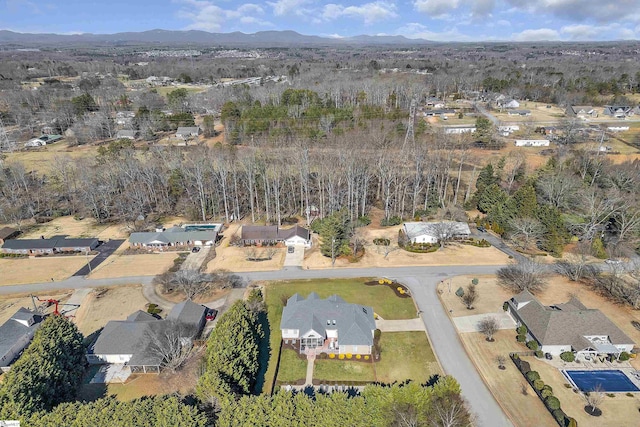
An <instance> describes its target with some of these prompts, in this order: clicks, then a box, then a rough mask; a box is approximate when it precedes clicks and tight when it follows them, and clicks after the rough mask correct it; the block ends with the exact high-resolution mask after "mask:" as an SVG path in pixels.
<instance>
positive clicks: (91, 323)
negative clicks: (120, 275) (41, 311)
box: [75, 285, 148, 336]
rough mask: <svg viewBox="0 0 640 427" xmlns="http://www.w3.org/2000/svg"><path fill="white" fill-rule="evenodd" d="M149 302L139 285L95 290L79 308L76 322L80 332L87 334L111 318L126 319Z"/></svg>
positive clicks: (102, 325)
mask: <svg viewBox="0 0 640 427" xmlns="http://www.w3.org/2000/svg"><path fill="white" fill-rule="evenodd" d="M105 289H106V292H104V290H105ZM147 303H148V301H147V300H146V299H145V297H144V296H143V295H142V287H141V286H139V285H131V286H118V287H112V288H104V289H102V290H94V292H92V293H91V294H89V295H88V296H87V297H86V298H85V300H84V301H83V303H82V305H81V306H80V308H79V309H78V311H77V313H76V317H75V323H76V325H78V328H79V329H80V332H82V333H83V334H84V335H85V336H87V335H89V334H92V333H93V332H95V331H97V330H98V329H100V328H102V327H104V325H106V324H107V322H108V321H110V320H125V319H126V318H127V316H129V315H130V314H131V313H133V312H134V311H136V310H144V309H145V306H146V305H147Z"/></svg>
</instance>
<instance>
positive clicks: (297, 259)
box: [284, 245, 304, 267]
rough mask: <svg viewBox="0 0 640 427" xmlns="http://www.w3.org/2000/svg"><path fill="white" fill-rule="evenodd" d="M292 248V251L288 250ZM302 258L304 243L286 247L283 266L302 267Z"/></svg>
mask: <svg viewBox="0 0 640 427" xmlns="http://www.w3.org/2000/svg"><path fill="white" fill-rule="evenodd" d="M289 248H293V252H289ZM303 260H304V245H294V246H288V247H287V255H286V256H285V257H284V266H285V267H302V261H303Z"/></svg>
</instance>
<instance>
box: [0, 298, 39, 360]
mask: <svg viewBox="0 0 640 427" xmlns="http://www.w3.org/2000/svg"><path fill="white" fill-rule="evenodd" d="M42 319H43V317H42V316H41V315H40V314H38V313H34V312H32V311H30V310H27V309H26V308H20V309H18V311H16V312H15V313H14V315H13V316H11V317H10V318H9V320H7V321H6V322H4V323H3V324H2V326H0V370H2V371H7V370H9V365H11V363H12V362H13V361H14V360H15V359H16V358H17V357H18V356H19V355H20V354H21V353H22V350H24V349H25V348H26V347H27V346H28V345H29V343H31V340H32V339H33V335H34V334H35V333H36V331H37V330H38V328H39V327H40V325H41V322H42Z"/></svg>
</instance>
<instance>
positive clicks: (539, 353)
mask: <svg viewBox="0 0 640 427" xmlns="http://www.w3.org/2000/svg"><path fill="white" fill-rule="evenodd" d="M536 357H537V358H538V359H542V358H543V357H544V353H543V352H542V350H536Z"/></svg>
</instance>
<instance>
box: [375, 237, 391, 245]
mask: <svg viewBox="0 0 640 427" xmlns="http://www.w3.org/2000/svg"><path fill="white" fill-rule="evenodd" d="M373 244H374V245H376V246H389V245H390V244H391V240H389V239H385V238H383V237H378V238H376V239H373Z"/></svg>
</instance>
